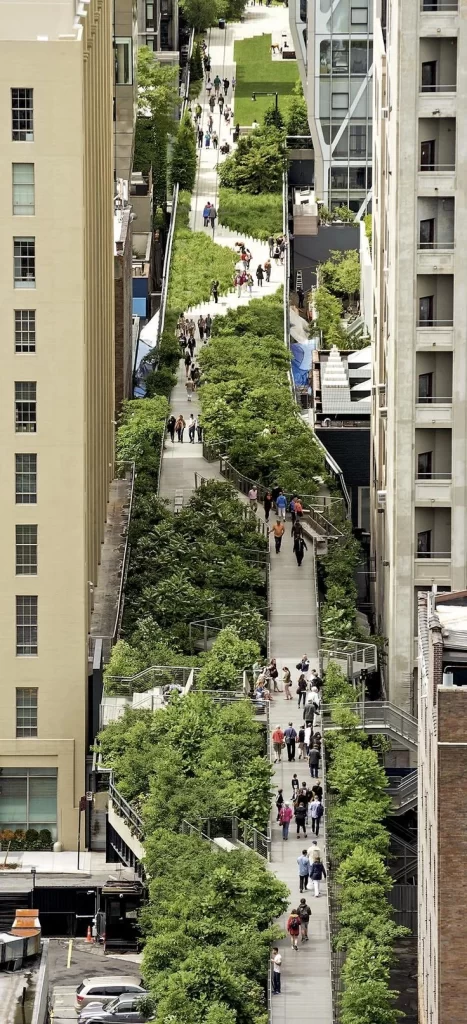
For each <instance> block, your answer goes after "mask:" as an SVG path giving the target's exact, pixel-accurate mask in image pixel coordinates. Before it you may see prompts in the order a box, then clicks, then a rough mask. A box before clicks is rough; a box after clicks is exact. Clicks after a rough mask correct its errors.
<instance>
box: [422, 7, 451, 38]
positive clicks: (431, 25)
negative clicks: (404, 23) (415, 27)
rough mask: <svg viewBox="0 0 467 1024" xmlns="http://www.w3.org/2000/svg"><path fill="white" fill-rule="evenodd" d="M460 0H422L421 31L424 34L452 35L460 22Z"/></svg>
mask: <svg viewBox="0 0 467 1024" xmlns="http://www.w3.org/2000/svg"><path fill="white" fill-rule="evenodd" d="M458 9H459V4H458V0H421V3H420V23H419V24H420V33H421V35H422V36H431V37H433V36H435V35H437V34H438V33H439V34H441V35H446V36H452V34H453V32H455V31H456V29H457V24H458Z"/></svg>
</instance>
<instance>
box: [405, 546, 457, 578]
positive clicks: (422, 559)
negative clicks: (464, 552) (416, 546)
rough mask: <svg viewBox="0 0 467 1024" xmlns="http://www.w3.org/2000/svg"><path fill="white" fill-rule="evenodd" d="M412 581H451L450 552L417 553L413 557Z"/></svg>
mask: <svg viewBox="0 0 467 1024" xmlns="http://www.w3.org/2000/svg"><path fill="white" fill-rule="evenodd" d="M413 575H414V583H415V585H417V584H419V583H422V584H423V583H428V584H430V585H431V584H432V583H443V584H450V582H451V552H450V551H431V552H430V553H429V554H426V555H417V556H416V558H414V568H413Z"/></svg>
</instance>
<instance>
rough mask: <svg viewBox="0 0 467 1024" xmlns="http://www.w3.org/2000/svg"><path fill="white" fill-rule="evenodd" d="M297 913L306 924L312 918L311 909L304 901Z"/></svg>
mask: <svg viewBox="0 0 467 1024" xmlns="http://www.w3.org/2000/svg"><path fill="white" fill-rule="evenodd" d="M297 913H298V916H299V918H300V920H301V921H303V923H304V924H308V921H309V920H310V915H311V910H310V908H309V906H308V905H307V904H306V903H305V905H303V903H301V904H300V906H299V908H298V911H297Z"/></svg>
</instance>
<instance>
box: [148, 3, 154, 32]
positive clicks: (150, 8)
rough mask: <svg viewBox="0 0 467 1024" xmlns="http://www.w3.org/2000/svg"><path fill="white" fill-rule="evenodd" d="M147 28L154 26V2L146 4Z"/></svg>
mask: <svg viewBox="0 0 467 1024" xmlns="http://www.w3.org/2000/svg"><path fill="white" fill-rule="evenodd" d="M146 28H154V4H146Z"/></svg>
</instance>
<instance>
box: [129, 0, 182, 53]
mask: <svg viewBox="0 0 467 1024" xmlns="http://www.w3.org/2000/svg"><path fill="white" fill-rule="evenodd" d="M178 20H179V19H178V0H138V45H139V46H149V49H150V50H154V51H156V52H160V51H162V52H166V53H175V52H176V51H177V50H178Z"/></svg>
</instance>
